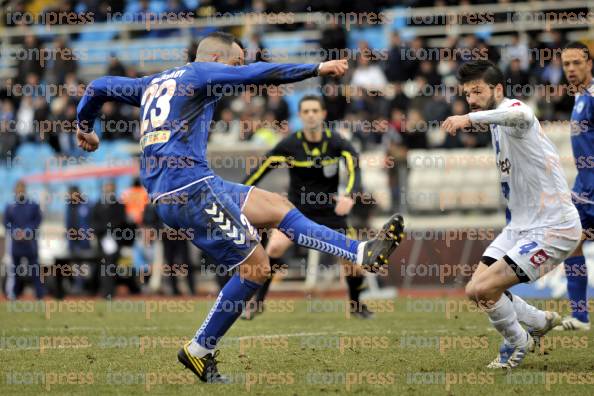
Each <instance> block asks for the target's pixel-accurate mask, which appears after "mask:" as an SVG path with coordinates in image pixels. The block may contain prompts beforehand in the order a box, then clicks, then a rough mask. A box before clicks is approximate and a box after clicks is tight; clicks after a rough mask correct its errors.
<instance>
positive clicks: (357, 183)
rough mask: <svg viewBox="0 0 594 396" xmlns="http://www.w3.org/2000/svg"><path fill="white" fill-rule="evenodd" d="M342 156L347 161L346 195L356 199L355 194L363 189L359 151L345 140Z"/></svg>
mask: <svg viewBox="0 0 594 396" xmlns="http://www.w3.org/2000/svg"><path fill="white" fill-rule="evenodd" d="M340 156H341V158H343V159H344V161H345V165H346V169H347V174H348V178H347V182H346V187H345V191H344V195H346V196H349V197H351V198H353V199H354V198H355V196H354V194H355V193H357V192H359V191H361V168H360V167H359V153H357V151H356V150H355V148H354V147H353V146H352V145H351V144H350V143H349V142H348V141H346V140H343V144H342V148H341V152H340Z"/></svg>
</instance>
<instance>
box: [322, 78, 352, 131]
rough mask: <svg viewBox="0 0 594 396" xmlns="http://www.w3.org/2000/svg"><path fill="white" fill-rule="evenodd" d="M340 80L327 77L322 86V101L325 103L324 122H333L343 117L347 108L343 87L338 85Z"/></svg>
mask: <svg viewBox="0 0 594 396" xmlns="http://www.w3.org/2000/svg"><path fill="white" fill-rule="evenodd" d="M339 83H340V81H336V79H328V82H327V83H326V84H325V85H324V86H323V87H324V89H323V93H324V103H325V104H326V111H327V113H328V115H327V116H326V122H328V123H335V122H336V121H340V120H342V119H343V118H344V114H345V112H346V109H347V99H346V97H345V96H344V87H342V86H341V85H339Z"/></svg>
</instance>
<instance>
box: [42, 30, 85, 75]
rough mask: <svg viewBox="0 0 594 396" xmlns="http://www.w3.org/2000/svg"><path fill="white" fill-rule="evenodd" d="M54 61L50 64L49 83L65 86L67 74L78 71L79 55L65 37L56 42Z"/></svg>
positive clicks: (53, 50) (53, 52) (53, 51)
mask: <svg viewBox="0 0 594 396" xmlns="http://www.w3.org/2000/svg"><path fill="white" fill-rule="evenodd" d="M52 54H53V56H52V59H51V60H50V62H49V67H48V68H47V69H48V74H47V75H46V78H47V81H48V83H50V84H58V85H60V84H64V81H65V79H66V75H67V74H71V73H74V74H76V71H77V70H78V63H77V53H76V52H73V51H72V48H69V47H68V46H67V43H66V39H65V38H64V37H59V38H57V39H56V40H55V41H54V48H53V49H52Z"/></svg>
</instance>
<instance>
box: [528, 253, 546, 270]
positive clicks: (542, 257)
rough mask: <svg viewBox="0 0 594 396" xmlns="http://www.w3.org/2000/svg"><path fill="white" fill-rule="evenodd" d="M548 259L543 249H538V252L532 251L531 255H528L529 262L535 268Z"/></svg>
mask: <svg viewBox="0 0 594 396" xmlns="http://www.w3.org/2000/svg"><path fill="white" fill-rule="evenodd" d="M548 259H549V255H548V254H547V252H545V251H544V250H543V249H540V250H539V251H538V252H536V253H534V254H533V255H532V257H530V262H531V263H532V265H533V266H534V267H535V268H538V267H540V266H541V265H543V264H544V263H545V262H546V261H547V260H548Z"/></svg>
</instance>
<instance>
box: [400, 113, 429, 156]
mask: <svg viewBox="0 0 594 396" xmlns="http://www.w3.org/2000/svg"><path fill="white" fill-rule="evenodd" d="M428 129H429V125H428V124H427V121H426V120H425V119H424V118H423V115H422V114H421V112H420V111H419V110H417V109H414V108H413V109H410V110H409V111H408V114H407V115H406V120H405V122H404V133H403V134H402V143H403V144H404V146H405V147H406V148H407V149H409V150H411V149H426V148H428V145H427V132H428Z"/></svg>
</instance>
